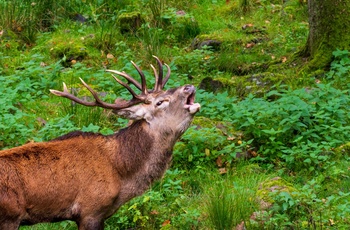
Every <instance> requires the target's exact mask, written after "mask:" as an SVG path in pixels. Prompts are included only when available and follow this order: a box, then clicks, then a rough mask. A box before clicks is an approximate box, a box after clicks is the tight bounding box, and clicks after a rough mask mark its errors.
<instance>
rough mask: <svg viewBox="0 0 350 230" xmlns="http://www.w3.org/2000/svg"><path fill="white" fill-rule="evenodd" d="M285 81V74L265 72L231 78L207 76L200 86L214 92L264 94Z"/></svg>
mask: <svg viewBox="0 0 350 230" xmlns="http://www.w3.org/2000/svg"><path fill="white" fill-rule="evenodd" d="M285 81H286V76H285V75H283V74H277V73H271V72H264V73H259V74H252V75H245V76H234V77H232V78H231V79H229V78H226V77H218V78H215V79H211V78H210V79H209V78H205V79H203V80H202V82H201V83H200V88H201V89H204V90H206V91H210V92H214V93H216V92H224V91H227V92H228V93H229V94H230V95H235V96H239V97H244V96H247V95H248V94H250V93H252V94H255V95H258V96H259V95H260V96H262V95H263V94H265V93H266V92H269V91H270V90H272V89H274V87H275V86H277V85H280V84H283V83H284V82H285Z"/></svg>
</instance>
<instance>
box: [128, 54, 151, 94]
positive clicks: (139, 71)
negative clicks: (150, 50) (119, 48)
mask: <svg viewBox="0 0 350 230" xmlns="http://www.w3.org/2000/svg"><path fill="white" fill-rule="evenodd" d="M131 64H132V65H133V66H134V67H135V69H136V70H137V72H138V73H139V74H140V76H141V88H142V89H141V91H142V93H143V94H145V95H146V94H147V92H148V91H147V86H146V78H145V74H144V73H143V72H142V70H141V69H140V67H139V66H138V65H136V64H135V63H134V62H133V61H131Z"/></svg>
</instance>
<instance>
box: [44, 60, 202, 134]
mask: <svg viewBox="0 0 350 230" xmlns="http://www.w3.org/2000/svg"><path fill="white" fill-rule="evenodd" d="M153 57H154V58H155V59H156V61H157V64H158V69H159V71H158V72H157V70H156V68H155V67H154V66H153V65H151V67H152V69H153V71H154V75H155V86H154V88H153V89H148V88H147V86H146V78H145V75H144V73H143V72H142V71H141V69H140V68H139V67H138V66H137V65H136V64H135V63H134V62H131V63H132V64H133V66H134V67H135V68H136V70H137V71H138V73H139V75H140V77H141V83H139V82H138V81H136V80H135V79H134V78H133V77H131V76H130V75H128V74H126V73H125V72H119V71H116V70H106V71H107V72H111V73H114V74H117V75H119V76H122V77H123V78H125V79H126V80H127V83H125V82H123V81H121V80H120V79H119V78H117V77H116V76H115V75H112V76H113V78H114V79H115V80H116V81H117V82H118V83H119V84H121V85H122V86H124V87H125V88H126V89H127V90H128V91H129V92H130V94H131V95H132V99H130V100H128V101H127V100H124V99H120V98H118V99H116V100H115V102H114V104H111V103H106V102H104V101H102V100H101V99H100V98H99V96H98V94H97V93H96V92H95V91H94V90H93V89H92V88H91V87H90V86H89V85H87V84H86V83H85V82H84V81H83V80H82V79H80V80H81V82H82V83H83V85H84V86H85V87H86V88H87V89H88V90H89V91H90V92H91V94H92V96H93V97H94V99H95V101H94V102H87V101H84V100H82V99H80V98H78V97H76V96H74V95H72V94H71V93H69V92H68V89H67V86H66V85H65V84H64V83H63V88H64V91H63V92H61V91H57V90H50V91H51V93H53V94H55V95H57V96H61V97H66V98H68V99H70V100H72V101H75V102H77V103H79V104H82V105H85V106H99V107H102V108H106V109H112V111H113V112H114V113H115V114H117V115H119V116H122V117H124V118H127V119H130V120H134V121H137V120H145V121H146V122H147V123H148V124H149V125H150V126H151V127H152V128H155V127H157V126H164V124H166V126H167V127H168V129H171V130H173V131H175V132H176V133H178V134H180V135H181V134H182V133H183V132H184V131H185V130H186V129H187V128H188V126H189V124H190V122H191V121H192V118H193V115H194V114H195V113H197V112H198V111H199V109H200V104H198V103H194V100H195V93H196V90H195V87H194V86H193V85H185V86H181V87H178V88H173V89H169V90H165V91H164V90H163V88H164V86H165V84H166V83H167V81H168V79H169V77H170V73H171V71H170V67H169V66H168V65H167V64H164V65H165V66H166V68H167V73H166V76H165V78H163V64H162V62H161V61H160V60H159V58H158V57H156V56H153ZM129 84H132V85H134V86H135V87H136V88H137V89H139V90H140V91H141V93H140V94H136V93H135V91H134V90H133V89H132V88H131V87H130V85H129ZM176 136H178V135H176Z"/></svg>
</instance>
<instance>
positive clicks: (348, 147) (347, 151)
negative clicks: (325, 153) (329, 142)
mask: <svg viewBox="0 0 350 230" xmlns="http://www.w3.org/2000/svg"><path fill="white" fill-rule="evenodd" d="M335 152H336V153H337V154H338V155H340V156H342V155H350V142H348V143H346V144H344V145H341V146H339V147H338V148H336V149H335Z"/></svg>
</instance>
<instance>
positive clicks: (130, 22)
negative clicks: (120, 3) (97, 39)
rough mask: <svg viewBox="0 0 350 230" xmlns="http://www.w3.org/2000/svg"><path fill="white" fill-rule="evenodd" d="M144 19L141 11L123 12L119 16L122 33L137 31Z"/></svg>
mask: <svg viewBox="0 0 350 230" xmlns="http://www.w3.org/2000/svg"><path fill="white" fill-rule="evenodd" d="M142 22H143V19H142V17H141V13H140V12H139V11H133V12H126V13H122V14H120V15H119V17H118V23H119V27H120V32H121V33H129V32H131V33H135V32H136V31H137V30H138V29H139V28H140V26H141V24H142Z"/></svg>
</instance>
